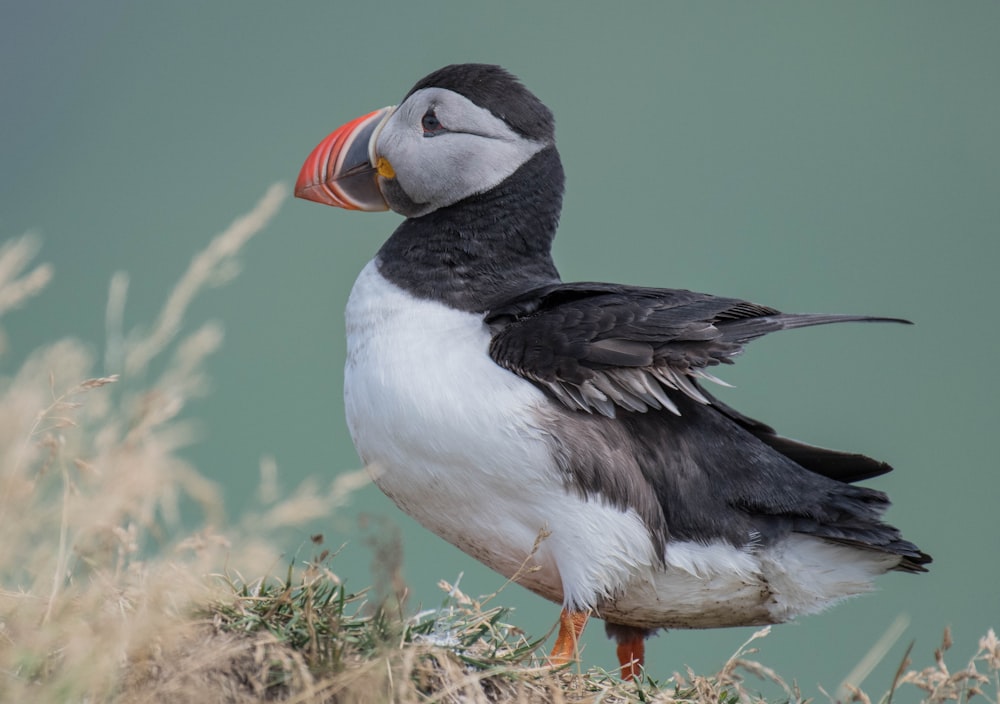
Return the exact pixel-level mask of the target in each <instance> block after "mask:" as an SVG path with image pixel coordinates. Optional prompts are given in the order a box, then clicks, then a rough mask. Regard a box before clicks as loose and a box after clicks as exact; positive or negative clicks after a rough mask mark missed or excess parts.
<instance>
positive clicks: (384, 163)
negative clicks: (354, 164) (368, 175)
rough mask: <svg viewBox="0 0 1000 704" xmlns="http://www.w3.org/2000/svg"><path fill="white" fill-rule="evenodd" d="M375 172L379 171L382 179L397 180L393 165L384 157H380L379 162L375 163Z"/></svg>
mask: <svg viewBox="0 0 1000 704" xmlns="http://www.w3.org/2000/svg"><path fill="white" fill-rule="evenodd" d="M375 170H376V171H378V175H379V176H381V177H382V178H396V171H395V169H393V168H392V164H390V163H389V160H388V159H386V158H385V157H384V156H380V157H379V158H378V161H377V162H376V163H375Z"/></svg>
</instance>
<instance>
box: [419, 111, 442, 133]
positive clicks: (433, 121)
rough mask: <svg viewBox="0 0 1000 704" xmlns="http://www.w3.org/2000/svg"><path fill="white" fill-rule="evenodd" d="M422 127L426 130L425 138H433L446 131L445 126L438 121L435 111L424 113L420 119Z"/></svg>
mask: <svg viewBox="0 0 1000 704" xmlns="http://www.w3.org/2000/svg"><path fill="white" fill-rule="evenodd" d="M420 126H421V127H423V128H424V136H425V137H432V136H434V135H435V134H437V133H439V132H443V131H444V125H442V124H441V121H440V120H438V119H437V115H435V114H434V110H433V109H431V110H428V111H427V112H426V113H424V116H423V117H422V118H421V119H420Z"/></svg>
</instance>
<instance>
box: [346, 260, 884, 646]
mask: <svg viewBox="0 0 1000 704" xmlns="http://www.w3.org/2000/svg"><path fill="white" fill-rule="evenodd" d="M346 319H347V347H348V354H347V365H346V369H345V379H344V397H345V403H346V407H347V422H348V425H349V427H350V431H351V436H352V438H353V440H354V445H355V447H356V448H357V450H358V454H359V455H360V456H361V458H362V460H363V461H364V462H365V464H366V465H367V467H368V469H369V471H370V472H371V474H372V477H373V479H374V481H375V482H376V484H378V486H379V488H380V489H381V490H382V491H383V492H385V494H386V495H387V496H389V497H390V498H391V499H392V500H393V501H394V502H395V503H396V504H397V505H398V506H399V507H400V508H401V509H402V510H403V511H405V512H406V513H408V514H409V515H410V516H412V517H413V518H415V519H416V520H417V521H419V522H420V523H421V524H422V525H423V526H424V527H426V528H428V529H429V530H431V531H432V532H434V533H435V534H437V535H438V536H440V537H441V538H443V539H445V540H447V541H448V542H450V543H452V544H453V545H455V546H457V547H459V548H460V549H462V550H464V551H465V552H466V553H468V554H470V555H472V556H473V557H475V558H476V559H478V560H480V561H481V562H483V563H485V564H486V565H488V566H489V567H491V568H492V569H494V570H496V571H497V572H499V573H501V574H502V575H504V576H505V577H508V578H510V577H513V576H514V575H515V573H518V578H517V581H518V582H519V583H520V584H522V585H524V586H526V587H528V588H529V589H531V590H533V591H535V592H537V593H539V594H541V595H542V596H544V597H546V598H548V599H551V600H553V601H557V602H562V603H563V604H564V605H566V606H568V607H570V608H575V609H586V608H596V609H598V611H599V612H600V614H601V615H603V616H607V617H608V618H609V619H610V620H612V621H615V622H619V623H625V624H631V625H638V626H649V627H655V626H666V627H681V628H683V627H693V628H706V627H715V626H731V625H751V624H762V623H774V622H780V621H785V620H788V619H789V618H791V617H793V616H795V615H796V614H798V613H810V612H815V611H819V610H821V609H822V608H824V607H825V606H827V605H829V604H830V603H833V601H836V600H837V599H839V598H842V597H844V596H848V595H850V594H856V593H859V592H862V591H866V590H867V589H868V588H869V584H870V581H871V579H872V578H873V577H874V576H875V575H876V574H880V573H881V572H884V571H885V570H886V569H888V568H889V567H891V566H892V563H893V559H894V558H892V557H888V556H882V555H879V554H878V553H874V552H865V551H858V550H855V549H852V548H847V547H843V546H835V545H830V544H827V543H823V542H822V541H818V540H816V539H813V538H808V537H804V536H798V537H793V538H792V539H790V540H788V541H786V542H784V543H782V544H780V545H777V546H773V547H770V548H766V549H763V550H759V551H754V552H751V551H745V550H738V549H736V548H733V547H731V546H728V545H723V544H718V543H716V544H709V545H701V544H697V543H692V542H670V543H668V545H667V550H666V555H665V569H664V568H663V567H661V566H659V564H658V562H659V561H658V560H657V557H656V556H655V555H654V554H653V544H652V541H651V540H650V537H649V534H648V531H647V529H646V527H645V525H644V524H643V523H642V520H641V519H640V518H639V516H638V514H637V513H636V512H635V511H634V510H631V509H630V510H627V511H622V510H620V509H617V508H615V507H612V506H609V505H607V504H605V503H604V502H602V501H600V500H598V499H586V498H584V497H582V496H581V494H580V493H579V492H578V491H576V490H575V489H573V488H572V487H571V485H569V484H568V483H567V481H566V478H565V477H564V476H563V475H562V474H561V473H560V470H559V469H558V467H557V466H556V465H555V462H554V461H553V459H552V456H551V454H550V450H549V445H548V443H547V441H546V434H545V431H544V430H543V429H542V428H541V427H539V426H538V425H537V424H536V420H535V419H536V418H538V414H537V413H536V410H537V409H538V408H539V407H541V406H542V405H543V404H546V403H549V401H548V400H547V398H546V397H545V395H544V394H543V393H542V392H541V391H540V390H538V389H536V388H535V387H534V386H532V385H531V384H527V383H525V382H524V380H523V379H521V378H520V377H518V376H516V375H515V374H513V373H511V372H508V371H507V370H505V369H503V368H501V367H499V366H497V365H496V364H495V363H494V362H493V361H492V359H491V358H490V357H489V354H488V347H489V341H490V334H489V330H488V329H487V328H486V326H485V325H484V324H483V322H482V318H481V316H478V315H474V314H470V313H463V312H460V311H456V310H453V309H450V308H448V307H446V306H444V305H442V304H440V303H435V302H432V301H427V300H419V299H415V298H413V297H412V296H410V295H409V294H407V293H406V292H405V291H403V290H402V289H400V288H399V287H397V286H395V285H394V284H392V283H390V282H389V281H387V280H386V279H385V278H383V277H382V275H381V274H380V273H379V272H378V269H377V266H376V265H375V263H374V262H369V264H368V265H367V266H366V267H365V268H364V270H363V271H362V272H361V274H360V275H359V277H358V280H357V281H356V282H355V284H354V288H353V290H352V292H351V296H350V300H349V301H348V305H347V314H346ZM543 533H544V534H546V537H545V538H544V540H542V541H541V542H539V541H538V538H539V536H540V535H542V534H543ZM533 550H535V552H534V555H532V551H533ZM529 558H530V559H529ZM526 561H527V562H526ZM896 561H898V559H897V560H896ZM531 567H536V568H537V569H535V570H534V571H532V570H531V569H530V568H531ZM522 568H523V569H522ZM519 570H520V572H519Z"/></svg>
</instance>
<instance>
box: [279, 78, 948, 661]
mask: <svg viewBox="0 0 1000 704" xmlns="http://www.w3.org/2000/svg"><path fill="white" fill-rule="evenodd" d="M564 180H565V179H564V171H563V166H562V163H561V160H560V156H559V152H558V150H557V148H556V142H555V122H554V118H553V114H552V112H551V110H550V109H549V108H548V107H546V106H545V105H544V104H543V103H542V102H541V101H540V100H539V99H538V98H537V97H536V96H535V95H534V94H533V93H532V92H531V91H529V90H528V89H527V88H526V87H525V86H524V84H523V83H522V82H521V81H520V79H518V78H517V77H516V76H514V75H513V74H511V73H510V72H508V71H507V70H505V69H504V68H502V67H500V66H497V65H492V64H453V65H449V66H445V67H444V68H441V69H439V70H436V71H433V72H432V73H430V74H428V75H427V76H425V77H424V78H422V79H420V80H419V81H417V82H416V84H414V85H413V87H412V88H411V89H410V90H409V92H407V93H406V95H405V96H404V97H403V99H402V101H401V102H400V103H399V104H398V105H395V106H389V107H385V108H381V109H379V110H375V111H373V112H370V113H368V114H365V115H363V116H361V117H359V118H357V119H355V120H352V121H350V122H348V123H346V124H345V125H343V126H342V127H339V128H338V129H336V130H334V131H333V132H332V133H331V134H330V135H329V136H328V137H326V138H325V139H324V140H323V141H321V142H320V143H319V145H317V146H316V147H315V149H313V150H312V152H311V153H310V154H309V156H308V157H307V158H306V160H305V162H304V163H303V165H302V168H301V170H300V173H299V177H298V180H297V182H296V186H295V195H296V196H298V197H300V198H304V199H307V200H311V201H314V202H318V203H322V204H326V205H331V206H336V207H339V208H343V209H347V210H359V211H383V210H392V211H395V212H396V213H398V214H399V215H402V216H403V217H404V220H402V222H401V223H399V225H398V227H396V228H395V230H394V231H393V232H392V234H391V235H390V236H389V238H388V239H387V240H386V241H385V242H384V244H382V246H381V248H380V249H379V250H378V253H377V254H376V255H375V257H374V258H373V259H372V260H371V261H369V262H368V263H367V265H365V266H364V268H363V269H362V270H361V272H360V274H359V276H358V277H357V280H356V281H355V283H354V286H353V288H352V290H351V293H350V295H349V297H348V300H347V304H346V311H345V322H346V330H347V358H346V364H345V372H344V400H345V408H346V417H347V423H348V426H349V430H350V434H351V437H352V440H353V442H354V445H355V447H356V449H357V452H358V454H359V456H360V458H361V459H362V461H363V462H364V463H365V466H366V467H367V468H368V470H369V472H370V473H371V476H372V477H373V479H374V482H375V483H376V484H377V485H378V487H379V488H380V489H381V490H382V491H383V492H384V493H385V494H386V495H387V496H388V497H389V498H390V499H391V500H392V501H393V502H395V504H396V505H397V506H398V507H399V508H400V509H402V510H403V511H404V512H405V513H407V514H409V515H410V516H411V517H413V518H414V519H416V520H417V521H418V522H419V523H420V524H422V525H423V526H424V527H425V528H427V529H429V530H430V531H431V532H432V533H435V534H436V535H438V536H439V537H441V538H443V539H444V540H446V541H448V542H450V543H452V544H453V545H455V546H457V547H458V548H460V549H461V550H463V551H464V552H465V553H467V554H468V555H470V556H471V557H473V558H475V559H477V560H479V561H481V562H483V563H484V564H486V565H487V566H489V567H490V568H492V569H493V570H495V571H497V572H499V573H500V574H501V575H503V576H504V577H506V578H508V579H514V580H515V581H516V582H517V583H519V584H521V585H523V586H524V587H526V588H527V589H529V590H531V591H532V592H535V593H536V594H538V595H540V596H541V597H543V598H545V599H548V600H550V601H552V602H555V603H556V604H559V605H561V611H560V616H559V621H558V633H557V636H556V640H555V645H554V646H553V648H552V651H551V653H550V655H549V659H550V662H551V663H553V664H554V665H565V664H566V663H569V662H572V661H576V660H578V658H579V650H578V641H579V638H580V635H581V633H582V632H583V629H584V627H585V625H586V624H587V622H588V619H589V618H590V617H596V618H600V619H603V620H604V622H605V628H606V631H607V634H608V636H609V637H610V638H612V639H613V640H614V641H615V642H616V643H617V658H618V661H619V665H620V668H621V670H620V671H621V676H622V677H623V678H624V679H636V678H639V677H640V676H641V673H642V672H643V667H644V663H645V641H646V638H647V637H648V636H649V635H651V634H653V633H655V632H657V631H658V630H660V629H685V628H694V629H700V628H720V627H730V626H761V625H766V624H774V623H781V622H785V621H788V620H790V619H792V618H794V617H796V616H799V615H803V614H811V613H816V612H819V611H822V610H823V609H825V608H826V607H828V606H830V605H831V604H833V603H835V602H838V601H840V600H842V599H844V598H845V597H849V596H852V595H855V594H859V593H862V592H865V591H869V590H870V589H871V588H872V583H873V580H874V579H875V578H876V577H877V576H879V575H881V574H883V573H885V572H888V571H891V570H896V571H902V572H909V573H918V572H925V571H927V568H926V565H927V564H928V563H930V562H931V557H930V556H929V555H928V554H926V553H924V552H922V551H921V550H920V549H919V548H918V547H917V546H916V545H915V544H914V543H912V542H910V541H908V540H906V539H904V538H903V537H902V535H901V533H900V531H899V530H898V529H896V528H895V527H893V526H891V525H889V524H887V523H885V522H884V520H883V514H884V512H885V511H886V509H887V507H888V506H889V499H888V497H887V496H886V494H884V493H883V492H881V491H877V490H875V489H871V488H866V487H863V486H859V485H858V484H857V482H859V481H862V480H866V479H870V478H872V477H876V476H879V475H882V474H885V473H886V472H889V471H890V470H891V467H890V466H889V465H888V464H886V463H884V462H881V461H878V460H875V459H872V458H869V457H866V456H864V455H861V454H857V453H851V452H841V451H835V450H830V449H824V448H820V447H816V446H813V445H810V444H807V443H803V442H799V441H796V440H792V439H789V438H786V437H783V436H781V435H779V434H778V433H777V431H775V430H774V429H773V428H772V427H771V426H769V425H767V424H765V423H763V422H761V421H758V420H755V419H753V418H750V417H748V416H746V415H744V414H742V413H740V412H739V411H737V410H735V409H734V408H732V407H730V406H729V405H728V404H726V403H724V402H722V401H721V400H720V399H718V398H717V397H716V396H715V395H713V394H712V393H711V392H710V391H709V384H714V383H720V384H721V383H724V382H722V381H721V380H720V379H719V378H718V377H716V376H715V374H713V373H712V372H713V371H714V368H715V367H717V366H718V365H721V364H730V363H732V362H733V361H734V358H735V357H737V356H738V355H739V354H740V353H741V352H742V351H743V350H744V348H745V346H746V345H747V344H748V343H749V342H751V341H753V340H755V339H756V338H758V337H761V336H763V335H766V334H768V333H771V332H776V331H779V330H789V329H795V328H802V327H808V326H813V325H824V324H828V323H841V322H852V321H854V322H873V321H875V322H886V321H889V322H901V323H906V322H908V321H905V320H901V319H897V318H885V317H874V316H859V315H840V314H788V313H782V312H780V311H778V310H777V309H775V308H771V307H769V306H764V305H759V304H756V303H751V302H749V301H745V300H741V299H738V298H727V297H721V296H714V295H709V294H704V293H697V292H693V291H689V290H679V289H668V288H648V287H638V286H630V285H623V284H612V283H596V282H564V281H563V280H562V279H561V278H560V276H559V273H558V271H557V269H556V266H555V263H554V261H553V258H552V252H551V248H552V242H553V238H554V237H555V234H556V230H557V227H558V223H559V217H560V213H561V209H562V198H563V193H564ZM595 205H596V204H595ZM622 232H623V233H624V235H622V236H625V235H627V233H628V228H627V227H625V226H623V230H622ZM526 566H527V568H526Z"/></svg>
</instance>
